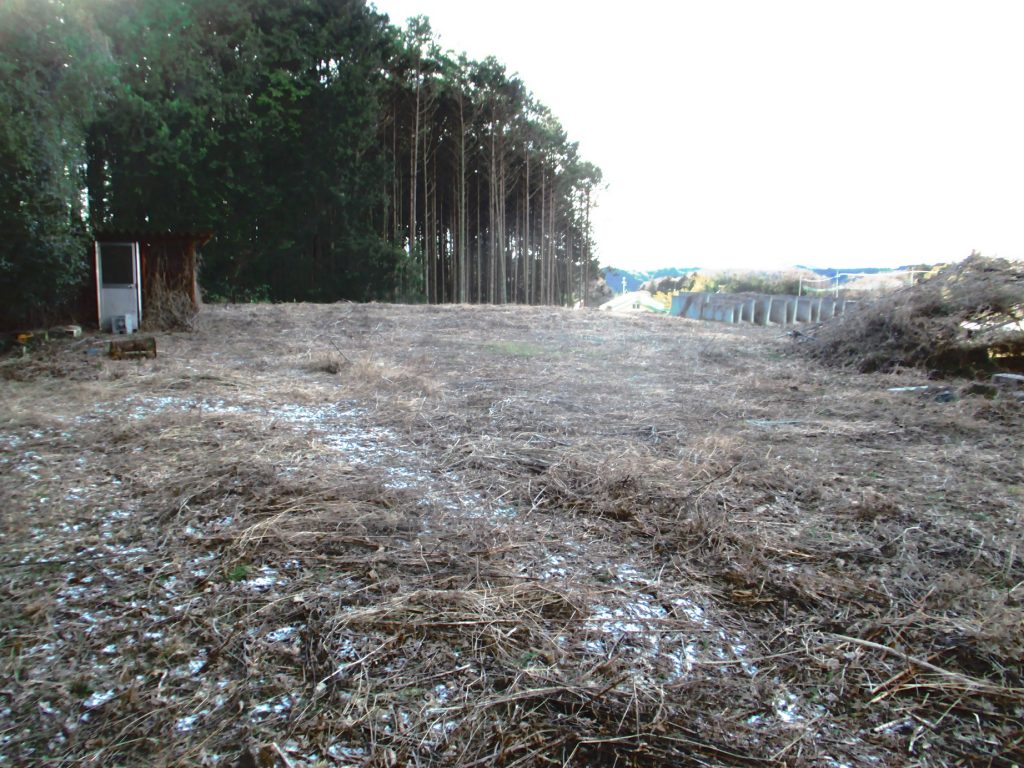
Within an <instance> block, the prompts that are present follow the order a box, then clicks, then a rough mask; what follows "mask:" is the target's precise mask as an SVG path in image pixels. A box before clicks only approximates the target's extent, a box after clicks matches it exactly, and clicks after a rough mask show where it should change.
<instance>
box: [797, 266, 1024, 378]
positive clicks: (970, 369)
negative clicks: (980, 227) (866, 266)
mask: <svg viewBox="0 0 1024 768" xmlns="http://www.w3.org/2000/svg"><path fill="white" fill-rule="evenodd" d="M1022 323H1024V263H1021V262H1012V261H1007V260H1005V259H991V258H985V257H983V256H979V255H977V254H972V255H971V256H970V257H969V258H968V259H965V260H964V261H963V262H961V263H959V264H954V265H951V266H948V267H946V268H944V269H942V270H940V271H939V272H938V273H937V274H936V275H935V276H933V277H931V278H930V279H928V280H925V281H924V282H922V283H918V284H917V285H914V286H911V287H908V288H904V289H901V290H898V291H895V292H893V293H889V294H887V295H885V296H883V297H881V298H878V299H875V300H869V301H865V302H863V306H860V307H858V309H857V310H856V311H854V312H849V313H847V314H846V315H845V316H843V317H841V318H837V319H836V320H833V321H831V322H828V323H826V324H824V325H823V326H822V327H821V328H820V329H819V330H818V331H817V332H816V333H815V334H814V336H813V339H814V342H815V343H812V344H807V345H804V349H805V350H806V351H807V352H808V353H809V354H810V355H811V356H812V357H815V358H817V359H819V360H822V361H824V362H827V363H832V364H837V363H838V364H840V365H848V366H853V367H856V368H858V369H859V370H861V371H863V372H871V371H883V372H885V371H892V370H894V369H897V368H922V369H925V370H928V371H930V372H932V373H933V375H937V376H948V375H966V376H970V375H973V374H976V373H979V372H987V371H991V370H998V369H999V368H1001V367H1004V366H1006V365H1011V366H1013V367H1015V368H1018V369H1019V368H1021V367H1022V366H1024V340H1022V337H1024V333H1022V331H1021V327H1022Z"/></svg>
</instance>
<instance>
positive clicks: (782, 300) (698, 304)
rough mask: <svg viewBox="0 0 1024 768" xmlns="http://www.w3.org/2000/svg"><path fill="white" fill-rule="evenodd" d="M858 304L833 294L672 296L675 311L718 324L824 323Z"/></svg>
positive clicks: (696, 294)
mask: <svg viewBox="0 0 1024 768" xmlns="http://www.w3.org/2000/svg"><path fill="white" fill-rule="evenodd" d="M856 303H857V302H855V301H848V300H846V299H840V298H836V297H833V296H821V297H817V296H775V295H768V294H749V293H679V294H676V295H675V296H673V297H672V309H671V314H673V315H675V316H677V317H688V318H690V319H691V320H710V321H712V322H718V323H753V324H754V325H778V326H787V325H795V324H797V323H820V322H821V321H823V320H828V319H830V318H833V317H838V316H840V315H842V314H845V313H846V310H847V309H852V308H853V306H854V305H855V304H856Z"/></svg>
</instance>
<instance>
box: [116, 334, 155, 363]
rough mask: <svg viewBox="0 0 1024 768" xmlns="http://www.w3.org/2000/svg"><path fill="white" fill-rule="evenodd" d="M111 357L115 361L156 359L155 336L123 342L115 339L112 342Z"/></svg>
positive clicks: (124, 340)
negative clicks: (142, 358)
mask: <svg viewBox="0 0 1024 768" xmlns="http://www.w3.org/2000/svg"><path fill="white" fill-rule="evenodd" d="M110 357H111V359H113V360H124V359H126V358H137V357H156V339H155V338H154V337H153V336H146V337H143V338H130V339H123V340H122V339H114V340H113V341H111V342H110Z"/></svg>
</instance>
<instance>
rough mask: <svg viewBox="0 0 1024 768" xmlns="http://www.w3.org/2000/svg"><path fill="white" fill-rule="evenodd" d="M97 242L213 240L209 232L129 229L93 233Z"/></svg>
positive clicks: (103, 230) (201, 242) (202, 242)
mask: <svg viewBox="0 0 1024 768" xmlns="http://www.w3.org/2000/svg"><path fill="white" fill-rule="evenodd" d="M93 237H95V239H96V240H97V241H98V242H101V243H110V242H115V241H118V242H125V241H128V242H140V243H179V242H194V243H199V244H200V245H203V244H204V243H207V242H209V241H210V240H211V239H212V238H213V232H212V231H211V230H195V231H185V232H152V231H148V232H147V231H145V230H129V229H110V230H106V229H101V230H97V231H95V232H94V233H93Z"/></svg>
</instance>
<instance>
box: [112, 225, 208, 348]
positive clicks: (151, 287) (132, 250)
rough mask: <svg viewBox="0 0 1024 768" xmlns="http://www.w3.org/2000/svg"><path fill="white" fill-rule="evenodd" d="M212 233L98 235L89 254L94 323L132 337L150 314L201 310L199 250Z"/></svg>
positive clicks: (113, 233) (123, 233)
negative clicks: (167, 311) (90, 255)
mask: <svg viewBox="0 0 1024 768" xmlns="http://www.w3.org/2000/svg"><path fill="white" fill-rule="evenodd" d="M212 237H213V233H212V232H106V231H104V232H98V233H96V236H95V242H94V243H93V249H92V250H93V252H92V274H93V282H94V286H95V289H96V322H97V325H98V326H99V327H100V328H101V329H103V330H125V331H127V332H131V331H133V330H135V329H137V328H138V327H139V325H140V324H141V323H142V319H143V317H145V316H146V313H147V312H149V314H150V315H154V314H156V313H159V312H161V311H165V310H167V309H169V308H181V307H182V306H187V307H190V308H191V309H192V310H195V309H197V308H198V307H199V290H198V284H197V280H198V274H199V271H198V266H199V264H198V259H199V248H200V246H202V245H204V244H205V243H207V242H208V241H209V240H210V238H212Z"/></svg>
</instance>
